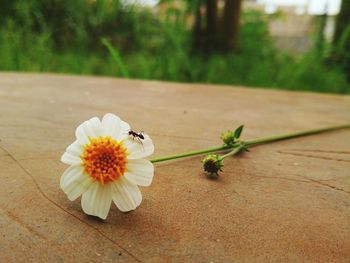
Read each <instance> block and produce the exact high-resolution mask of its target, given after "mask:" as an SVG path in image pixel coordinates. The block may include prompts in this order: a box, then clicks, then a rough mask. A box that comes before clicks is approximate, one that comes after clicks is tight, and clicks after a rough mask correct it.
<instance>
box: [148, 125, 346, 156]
mask: <svg viewBox="0 0 350 263" xmlns="http://www.w3.org/2000/svg"><path fill="white" fill-rule="evenodd" d="M346 128H350V124H345V125H338V126H332V127H327V128H321V129H313V130H308V131H302V132H294V133H285V134H280V135H275V136H270V137H262V138H257V139H253V140H248V141H244V142H241V143H240V144H236V145H232V146H228V145H224V146H219V147H213V148H208V149H204V150H199V151H193V152H187V153H180V154H174V155H168V156H164V157H159V158H155V159H152V160H150V161H151V162H152V163H158V162H163V161H168V160H173V159H178V158H184V157H190V156H195V155H202V154H205V153H212V152H219V151H225V150H229V149H232V148H234V150H232V151H230V152H229V153H227V154H225V155H223V156H221V158H226V157H228V156H231V155H235V154H237V153H239V152H241V151H242V149H244V147H246V148H248V147H252V146H255V145H259V144H264V143H269V142H275V141H281V140H286V139H291V138H296V137H301V136H306V135H311V134H316V133H321V132H327V131H333V130H338V129H346ZM237 146H238V147H237Z"/></svg>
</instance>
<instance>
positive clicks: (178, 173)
mask: <svg viewBox="0 0 350 263" xmlns="http://www.w3.org/2000/svg"><path fill="white" fill-rule="evenodd" d="M106 112H113V113H115V114H117V115H119V116H120V117H121V118H123V119H125V120H126V121H128V122H129V123H130V124H131V125H132V127H133V128H134V129H136V130H144V131H146V132H148V133H149V134H150V135H151V136H152V138H153V140H154V143H155V146H156V151H155V154H154V155H153V156H154V157H155V156H161V155H165V154H171V153H178V152H183V151H188V150H196V149H202V148H206V147H210V146H217V145H220V144H221V142H220V140H219V134H220V133H221V132H222V131H224V130H227V129H230V128H231V129H232V128H235V127H237V126H238V125H240V124H242V123H244V124H245V127H246V128H245V131H244V133H243V138H245V139H252V138H255V137H260V136H265V135H273V134H278V133H282V132H292V131H300V130H304V129H310V128H317V127H324V126H328V125H333V124H343V123H347V122H350V114H349V113H350V97H348V96H336V95H319V94H311V93H297V92H286V91H273V90H260V89H249V88H242V87H224V86H212V85H192V84H175V83H162V82H152V81H136V80H118V79H113V78H96V77H73V76H63V75H47V74H15V73H1V74H0V238H1V239H0V240H1V241H0V262H109V261H110V262H350V150H349V149H350V140H349V138H350V130H349V129H348V130H341V131H334V132H329V133H325V134H320V135H315V136H308V137H303V138H298V139H293V140H289V141H283V142H278V143H273V144H270V145H264V146H259V147H255V148H252V149H251V152H249V153H245V154H243V155H241V156H239V157H237V158H233V159H230V160H228V161H226V162H225V167H224V173H222V174H221V177H220V179H219V180H217V181H213V180H209V179H206V178H205V177H204V176H203V174H202V170H201V164H200V160H201V158H200V157H195V158H190V159H186V160H182V161H174V162H167V163H160V164H157V165H156V173H155V178H154V181H153V184H152V185H151V187H148V188H143V189H142V194H143V203H142V204H141V206H140V207H139V208H138V209H137V210H135V211H133V212H130V213H121V212H119V211H118V209H117V208H116V207H114V206H113V207H112V209H111V211H110V214H109V216H108V218H107V220H106V221H105V222H103V221H100V220H97V219H96V218H93V217H89V216H86V215H85V214H84V213H83V212H82V210H81V207H80V200H76V201H75V202H70V201H68V199H67V197H66V196H65V194H64V193H63V192H62V191H61V189H60V188H59V179H60V176H61V174H62V173H63V171H64V170H65V168H67V166H66V165H64V164H62V163H61V162H60V161H59V158H60V156H61V154H62V153H63V151H64V149H65V147H66V146H67V145H69V144H70V143H71V142H72V141H73V140H74V131H75V128H76V127H77V125H78V124H79V123H81V122H82V121H84V120H86V119H88V118H90V117H92V116H99V117H102V116H103V114H104V113H106Z"/></svg>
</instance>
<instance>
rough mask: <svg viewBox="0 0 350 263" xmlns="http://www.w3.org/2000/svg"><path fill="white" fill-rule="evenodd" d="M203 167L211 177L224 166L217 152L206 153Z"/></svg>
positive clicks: (214, 176)
mask: <svg viewBox="0 0 350 263" xmlns="http://www.w3.org/2000/svg"><path fill="white" fill-rule="evenodd" d="M202 163H203V169H204V171H206V172H208V176H209V177H211V178H216V177H217V176H218V175H219V174H218V172H219V171H221V168H222V167H223V166H224V165H223V164H222V159H221V157H220V156H219V155H217V154H208V155H207V156H206V157H205V158H204V159H203V160H202Z"/></svg>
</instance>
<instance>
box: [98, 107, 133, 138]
mask: <svg viewBox="0 0 350 263" xmlns="http://www.w3.org/2000/svg"><path fill="white" fill-rule="evenodd" d="M102 129H103V135H105V136H111V137H112V138H114V139H116V140H117V141H121V140H123V139H125V138H127V137H128V136H129V135H128V132H129V130H130V125H129V124H128V123H126V122H125V121H122V120H121V119H120V118H119V117H118V116H116V115H114V114H112V113H107V114H106V115H105V116H104V117H103V119H102Z"/></svg>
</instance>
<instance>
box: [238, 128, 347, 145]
mask: <svg viewBox="0 0 350 263" xmlns="http://www.w3.org/2000/svg"><path fill="white" fill-rule="evenodd" d="M346 128H350V124H345V125H338V126H332V127H327V128H321V129H313V130H308V131H301V132H293V133H284V134H280V135H275V136H269V137H262V138H257V139H253V140H248V141H245V142H244V143H245V145H246V146H247V147H251V146H255V145H258V144H264V143H268V142H276V141H281V140H286V139H291V138H296V137H301V136H306V135H311V134H316V133H321V132H327V131H333V130H338V129H346Z"/></svg>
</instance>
